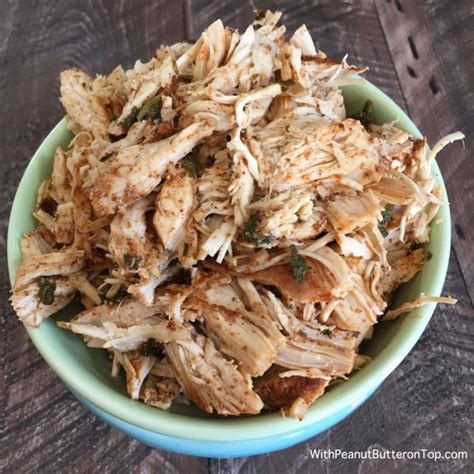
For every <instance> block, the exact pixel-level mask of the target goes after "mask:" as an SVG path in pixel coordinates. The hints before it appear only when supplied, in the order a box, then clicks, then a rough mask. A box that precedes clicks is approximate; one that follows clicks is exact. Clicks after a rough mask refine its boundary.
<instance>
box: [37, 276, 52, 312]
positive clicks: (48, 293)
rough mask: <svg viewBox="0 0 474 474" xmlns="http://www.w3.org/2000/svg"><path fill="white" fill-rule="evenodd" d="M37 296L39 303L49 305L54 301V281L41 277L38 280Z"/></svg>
mask: <svg viewBox="0 0 474 474" xmlns="http://www.w3.org/2000/svg"><path fill="white" fill-rule="evenodd" d="M38 286H39V290H38V298H39V300H40V301H41V303H43V304H45V305H48V306H49V305H51V304H53V303H54V292H55V291H56V283H55V282H54V281H53V280H50V279H49V278H45V277H41V278H40V279H39V280H38Z"/></svg>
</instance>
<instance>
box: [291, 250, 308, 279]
mask: <svg viewBox="0 0 474 474" xmlns="http://www.w3.org/2000/svg"><path fill="white" fill-rule="evenodd" d="M290 249H291V268H292V269H293V275H294V277H295V280H296V281H297V282H298V283H303V282H304V278H305V275H306V272H307V271H308V264H307V263H306V260H305V258H304V257H303V256H302V255H300V254H299V253H298V249H297V248H296V246H295V245H292V246H291V247H290Z"/></svg>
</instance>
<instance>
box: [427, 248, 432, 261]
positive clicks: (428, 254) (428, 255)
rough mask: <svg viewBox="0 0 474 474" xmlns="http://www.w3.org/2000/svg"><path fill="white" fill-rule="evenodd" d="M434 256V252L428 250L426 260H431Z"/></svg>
mask: <svg viewBox="0 0 474 474" xmlns="http://www.w3.org/2000/svg"><path fill="white" fill-rule="evenodd" d="M432 258H433V254H432V253H431V252H430V251H429V250H428V252H426V260H427V261H428V260H431V259H432Z"/></svg>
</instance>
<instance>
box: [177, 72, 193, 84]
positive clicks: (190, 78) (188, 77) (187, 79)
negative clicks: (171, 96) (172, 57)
mask: <svg viewBox="0 0 474 474" xmlns="http://www.w3.org/2000/svg"><path fill="white" fill-rule="evenodd" d="M179 77H180V78H181V79H182V80H183V82H187V83H188V84H189V83H190V82H193V76H192V74H181V76H179Z"/></svg>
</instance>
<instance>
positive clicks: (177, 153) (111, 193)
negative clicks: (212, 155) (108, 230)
mask: <svg viewBox="0 0 474 474" xmlns="http://www.w3.org/2000/svg"><path fill="white" fill-rule="evenodd" d="M212 132H213V128H212V127H211V126H209V125H207V124H206V123H204V122H199V123H195V124H192V125H190V126H189V127H187V128H185V129H183V130H182V131H180V132H178V133H176V134H175V135H173V136H171V137H170V138H167V139H165V140H162V141H160V142H156V143H148V144H144V145H142V144H140V145H133V146H130V147H127V148H123V149H121V150H119V152H118V153H117V155H116V156H115V157H114V158H111V159H110V160H109V161H107V162H106V165H105V168H104V170H103V172H102V174H101V175H100V176H99V177H98V179H97V181H96V183H95V184H94V186H93V188H92V196H91V197H92V204H93V206H94V209H95V211H96V212H97V214H98V215H100V216H104V215H106V214H113V213H114V212H115V211H116V210H117V209H118V210H119V211H121V212H123V210H124V206H126V205H130V204H133V203H134V202H135V201H137V200H138V199H140V198H141V197H143V196H147V195H148V194H150V192H151V191H153V189H154V188H155V187H156V186H157V185H158V184H159V183H160V181H161V179H162V177H163V174H164V173H165V171H166V168H167V166H168V165H170V164H173V163H176V162H178V161H179V160H180V159H181V158H183V157H184V156H186V155H187V154H188V153H190V152H191V151H192V150H193V148H194V147H195V146H196V145H197V144H198V143H199V142H200V141H201V140H203V139H204V138H206V137H208V136H209V135H211V134H212Z"/></svg>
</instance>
